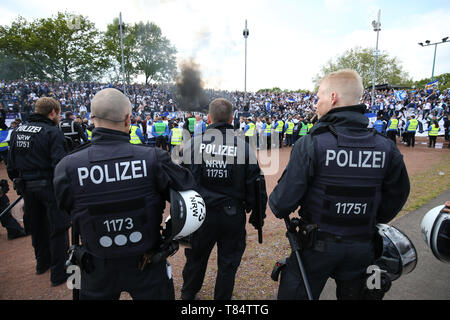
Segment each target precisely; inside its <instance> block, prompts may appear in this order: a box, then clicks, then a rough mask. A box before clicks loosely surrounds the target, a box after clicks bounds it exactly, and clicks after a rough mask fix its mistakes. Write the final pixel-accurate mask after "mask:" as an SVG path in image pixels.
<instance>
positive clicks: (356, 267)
mask: <svg viewBox="0 0 450 320" xmlns="http://www.w3.org/2000/svg"><path fill="white" fill-rule="evenodd" d="M318 244H320V246H319V245H316V247H314V248H312V249H306V250H304V251H303V252H302V254H301V257H302V263H303V265H304V267H305V272H306V276H307V278H308V281H309V285H310V288H311V292H312V296H313V299H314V300H317V299H319V297H320V294H321V292H322V290H323V288H324V286H325V284H326V282H327V280H328V279H329V278H330V277H331V278H333V279H334V280H335V282H336V286H337V288H336V296H337V299H338V300H356V299H360V298H361V293H362V289H363V288H364V286H365V279H366V278H367V273H366V270H367V267H368V266H369V265H371V263H372V262H373V259H374V250H373V243H372V242H371V241H367V242H345V243H343V242H342V243H338V242H334V241H318ZM307 299H308V296H307V294H306V290H305V286H304V283H303V280H302V277H301V273H300V269H299V266H298V263H297V259H296V256H295V254H294V253H293V254H292V255H291V256H290V257H289V258H288V259H287V265H286V267H285V268H284V269H283V270H282V272H281V279H280V285H279V289H278V300H307Z"/></svg>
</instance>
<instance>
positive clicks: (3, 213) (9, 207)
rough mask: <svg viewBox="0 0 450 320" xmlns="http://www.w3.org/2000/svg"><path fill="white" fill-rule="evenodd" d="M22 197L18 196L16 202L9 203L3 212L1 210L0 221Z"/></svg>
mask: <svg viewBox="0 0 450 320" xmlns="http://www.w3.org/2000/svg"><path fill="white" fill-rule="evenodd" d="M22 198H23V196H19V197H18V198H17V199H16V200H14V202H13V203H11V204H10V205H9V206H8V207H6V209H5V210H3V212H2V213H0V219H1V218H2V217H3V215H5V214H7V213H8V212H9V211H11V209H12V208H13V207H14V206H15V205H16V204H17V203H19V201H20V200H22Z"/></svg>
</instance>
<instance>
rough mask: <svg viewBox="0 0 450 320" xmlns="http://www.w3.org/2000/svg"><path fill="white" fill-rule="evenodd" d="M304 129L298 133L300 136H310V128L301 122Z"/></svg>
mask: <svg viewBox="0 0 450 320" xmlns="http://www.w3.org/2000/svg"><path fill="white" fill-rule="evenodd" d="M301 124H302V127H301V128H300V132H299V133H298V135H299V136H306V135H307V134H308V126H307V125H306V124H305V123H304V122H301Z"/></svg>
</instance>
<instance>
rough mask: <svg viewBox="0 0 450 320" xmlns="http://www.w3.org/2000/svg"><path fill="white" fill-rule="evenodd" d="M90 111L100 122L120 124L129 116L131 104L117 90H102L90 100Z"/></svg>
mask: <svg viewBox="0 0 450 320" xmlns="http://www.w3.org/2000/svg"><path fill="white" fill-rule="evenodd" d="M91 111H92V116H93V117H94V118H98V119H100V120H102V121H105V120H106V121H110V122H121V121H124V120H125V118H126V117H127V115H130V114H131V102H130V100H129V99H128V98H127V97H126V96H125V95H124V94H123V93H122V92H120V91H119V90H117V89H113V88H108V89H103V90H101V91H99V92H97V94H96V95H95V96H94V98H93V99H92V103H91Z"/></svg>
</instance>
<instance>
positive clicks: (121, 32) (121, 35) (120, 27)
mask: <svg viewBox="0 0 450 320" xmlns="http://www.w3.org/2000/svg"><path fill="white" fill-rule="evenodd" d="M123 27H124V26H123V23H122V12H120V13H119V31H120V50H121V54H122V81H123V94H125V95H126V94H127V92H126V89H125V62H124V61H125V59H124V56H123V30H122V29H123Z"/></svg>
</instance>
